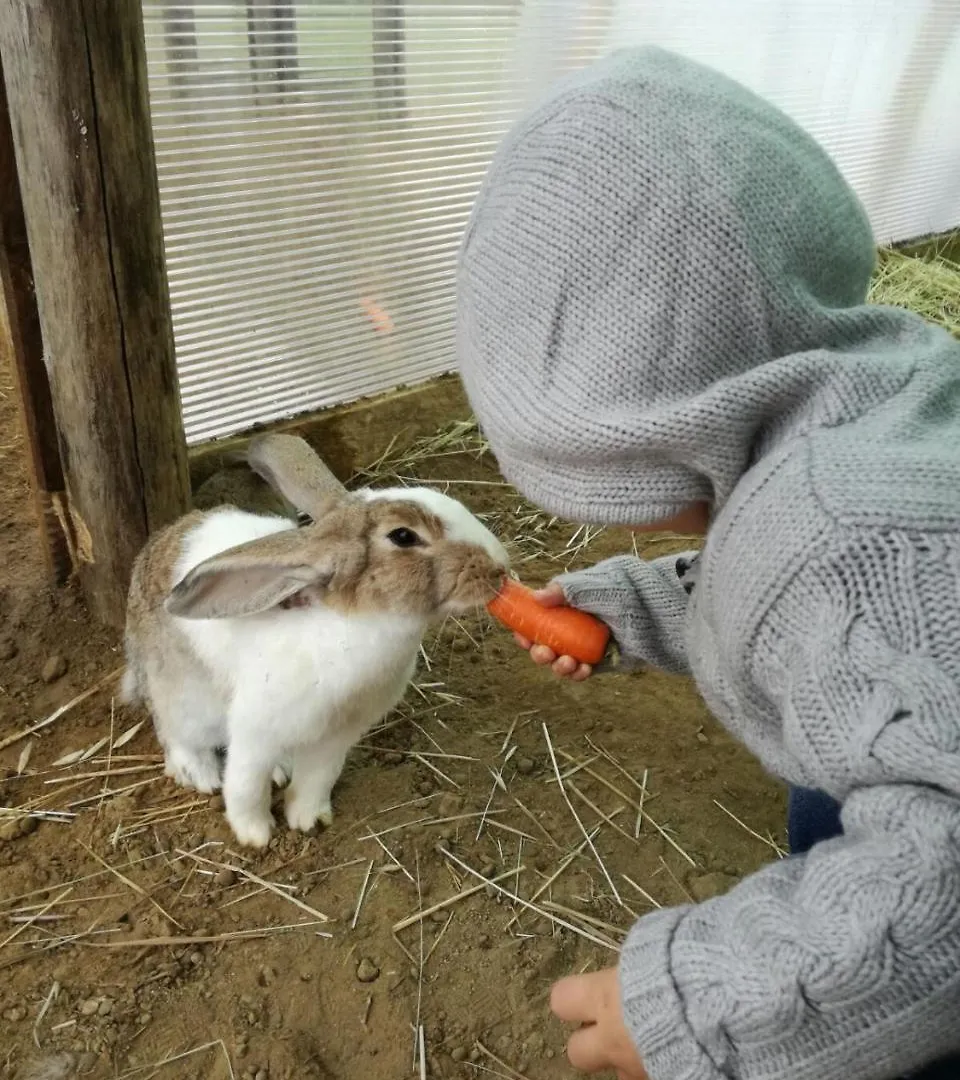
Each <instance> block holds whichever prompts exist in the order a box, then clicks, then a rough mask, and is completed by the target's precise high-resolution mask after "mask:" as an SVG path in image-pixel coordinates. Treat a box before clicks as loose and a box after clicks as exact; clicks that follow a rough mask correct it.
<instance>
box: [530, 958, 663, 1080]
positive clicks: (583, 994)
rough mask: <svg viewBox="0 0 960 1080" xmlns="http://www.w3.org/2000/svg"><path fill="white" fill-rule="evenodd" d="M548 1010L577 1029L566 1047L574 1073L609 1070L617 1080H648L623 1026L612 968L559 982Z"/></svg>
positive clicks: (618, 994)
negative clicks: (575, 1071) (577, 1026)
mask: <svg viewBox="0 0 960 1080" xmlns="http://www.w3.org/2000/svg"><path fill="white" fill-rule="evenodd" d="M550 1008H551V1009H552V1010H553V1012H554V1013H555V1014H556V1015H557V1016H558V1017H559V1018H560V1019H561V1020H566V1021H568V1022H570V1023H579V1024H580V1025H581V1027H580V1029H579V1030H578V1031H575V1032H574V1033H573V1035H571V1036H570V1041H569V1042H568V1043H567V1057H568V1058H569V1059H570V1064H571V1065H572V1066H573V1067H574V1068H575V1069H582V1070H583V1071H584V1072H591V1073H593V1072H603V1071H604V1070H607V1069H612V1070H613V1071H614V1072H615V1073H616V1074H617V1077H618V1080H650V1077H649V1076H648V1075H647V1071H646V1069H644V1067H643V1063H642V1062H641V1060H640V1058H639V1056H638V1055H637V1051H636V1050H635V1049H634V1046H633V1042H632V1041H631V1039H630V1034H629V1032H628V1031H627V1029H626V1027H625V1026H624V1023H623V1013H622V1011H621V1009H620V980H619V978H618V977H617V969H616V968H605V969H604V970H603V971H597V972H594V973H592V974H590V975H573V976H571V977H570V978H568V979H561V980H560V982H558V983H556V984H555V985H554V987H553V991H552V993H551V995H550Z"/></svg>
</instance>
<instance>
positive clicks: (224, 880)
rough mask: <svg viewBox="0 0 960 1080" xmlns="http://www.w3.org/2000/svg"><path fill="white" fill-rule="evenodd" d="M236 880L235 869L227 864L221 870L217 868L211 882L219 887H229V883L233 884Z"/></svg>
mask: <svg viewBox="0 0 960 1080" xmlns="http://www.w3.org/2000/svg"><path fill="white" fill-rule="evenodd" d="M236 882H237V872H236V870H231V869H230V867H229V866H225V867H224V868H223V869H222V870H218V871H217V873H216V874H214V875H213V883H214V884H215V885H217V886H219V887H220V888H221V889H229V888H230V886H231V885H235V884H236Z"/></svg>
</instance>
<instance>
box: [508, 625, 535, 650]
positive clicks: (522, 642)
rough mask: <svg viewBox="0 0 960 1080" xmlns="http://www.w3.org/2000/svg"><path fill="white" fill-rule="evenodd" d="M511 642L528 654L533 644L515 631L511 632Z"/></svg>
mask: <svg viewBox="0 0 960 1080" xmlns="http://www.w3.org/2000/svg"><path fill="white" fill-rule="evenodd" d="M513 640H514V641H515V642H516V643H517V644H518V645H519V646H520V648H521V649H526V650H527V651H528V652H529V650H530V648H531V647H532V645H533V642H532V641H531V640H530V639H529V638H528V637H524V636H523V634H518V633H517V632H516V630H514V632H513Z"/></svg>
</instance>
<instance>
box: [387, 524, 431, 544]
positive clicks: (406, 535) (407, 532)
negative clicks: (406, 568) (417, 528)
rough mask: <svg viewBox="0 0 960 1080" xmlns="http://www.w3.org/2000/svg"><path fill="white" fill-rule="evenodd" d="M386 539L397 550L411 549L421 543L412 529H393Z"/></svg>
mask: <svg viewBox="0 0 960 1080" xmlns="http://www.w3.org/2000/svg"><path fill="white" fill-rule="evenodd" d="M387 539H388V540H389V541H390V543H391V544H394V545H395V546H396V547H398V548H412V547H416V546H417V545H418V544H422V543H423V541H422V540H421V539H420V537H419V536H417V534H416V533H415V532H414V531H413V529H394V530H393V532H388V533H387Z"/></svg>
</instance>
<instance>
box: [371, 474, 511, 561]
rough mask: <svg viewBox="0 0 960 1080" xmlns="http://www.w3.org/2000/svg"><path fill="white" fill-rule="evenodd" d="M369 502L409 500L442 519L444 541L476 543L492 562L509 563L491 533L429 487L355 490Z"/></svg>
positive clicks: (462, 507) (457, 503) (440, 493)
mask: <svg viewBox="0 0 960 1080" xmlns="http://www.w3.org/2000/svg"><path fill="white" fill-rule="evenodd" d="M357 494H358V495H362V496H363V497H364V498H365V499H367V500H368V501H370V502H372V501H373V500H374V499H390V500H395V501H397V502H412V503H417V505H419V506H422V507H423V508H424V509H425V510H429V511H430V513H431V514H435V515H436V516H437V517H438V518H440V520H441V521H442V522H443V527H444V532H445V533H446V536H447V539H448V540H457V541H462V542H463V543H467V544H476V545H477V546H478V547H482V548H483V550H484V551H485V552H486V553H487V554H488V555H489V556H490V558H491V559H493V560H494V561H495V562H499V563H503V565H504V566H506V565H507V564H508V562H509V557H508V555H507V550H506V548H505V547H504V546H503V544H501V543H500V541H499V540H498V539H497V538H496V537H495V536H494V535H493V533H492V532H490V530H489V529H488V528H487V527H486V526H485V525H484V524H483V523H482V522H480V521H479V520H478V519H477V518H475V517H474V516H473V514H471V513H470V511H469V510H468V509H467V508H466V507H465V506H464V505H463V503H460V502H457V500H456V499H452V498H450V496H449V495H444V494H443V493H442V492H440V491H434V490H433V488H404V487H396V488H362V489H361V490H360V491H358V492H357Z"/></svg>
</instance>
